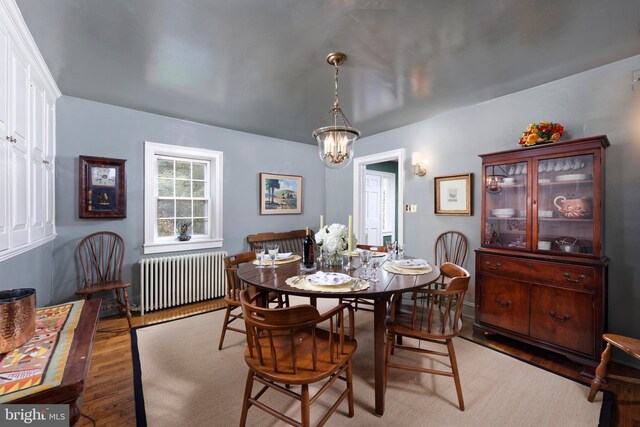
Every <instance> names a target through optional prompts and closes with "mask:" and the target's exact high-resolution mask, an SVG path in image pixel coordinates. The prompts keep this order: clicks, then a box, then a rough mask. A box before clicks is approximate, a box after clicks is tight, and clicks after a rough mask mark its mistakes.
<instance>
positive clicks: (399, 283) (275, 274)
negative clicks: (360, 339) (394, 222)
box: [238, 257, 440, 416]
mask: <svg viewBox="0 0 640 427" xmlns="http://www.w3.org/2000/svg"><path fill="white" fill-rule="evenodd" d="M408 258H410V257H408ZM387 262H388V263H389V262H390V261H387ZM356 264H357V268H354V269H352V270H347V269H344V268H341V267H322V268H318V269H317V270H320V271H322V272H340V273H344V274H348V275H350V276H351V277H352V278H353V279H355V280H358V279H361V277H362V275H363V271H364V270H363V268H362V266H360V265H359V264H360V263H359V262H357V261H356V262H353V265H356ZM388 270H392V271H393V269H387V268H384V265H383V266H382V267H381V268H379V269H378V270H377V271H376V273H375V274H376V277H377V281H373V280H367V283H368V284H369V287H368V288H366V289H361V290H352V288H349V287H347V288H346V289H345V290H344V291H338V292H335V291H332V292H323V291H319V290H316V289H317V287H315V289H313V290H310V289H301V287H299V286H295V287H294V286H291V285H289V284H287V279H291V278H293V277H302V276H303V275H305V274H313V273H315V272H316V270H311V271H309V270H305V269H304V267H303V266H302V263H300V262H299V261H297V260H296V261H294V262H288V263H286V262H283V263H278V264H277V266H276V268H275V269H272V268H270V267H262V268H260V266H258V265H256V264H255V263H245V264H241V265H240V266H239V267H238V277H239V278H240V280H243V281H244V282H246V283H248V284H250V285H253V286H255V287H256V288H257V289H258V290H259V291H262V292H265V293H266V292H272V291H275V292H278V293H281V294H285V295H297V296H303V297H309V298H310V299H311V304H312V305H315V301H316V299H317V298H336V299H340V298H349V299H352V298H364V299H369V300H372V301H373V322H374V332H373V333H374V355H373V358H374V371H375V372H374V375H375V380H374V384H375V385H374V388H375V414H376V415H378V416H382V415H383V414H384V394H385V386H384V383H385V381H384V375H385V366H384V365H385V335H386V325H385V320H386V316H387V307H388V305H389V301H390V299H391V297H392V296H393V295H394V294H396V293H403V292H411V291H413V290H417V289H419V288H422V287H424V286H428V285H430V284H432V283H434V282H435V281H436V280H437V279H438V278H439V277H440V270H439V269H438V267H436V266H430V271H428V272H425V273H423V274H410V273H409V274H400V273H398V272H392V271H388ZM289 283H291V280H290V281H289Z"/></svg>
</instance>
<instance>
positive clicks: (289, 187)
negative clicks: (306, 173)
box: [260, 173, 302, 215]
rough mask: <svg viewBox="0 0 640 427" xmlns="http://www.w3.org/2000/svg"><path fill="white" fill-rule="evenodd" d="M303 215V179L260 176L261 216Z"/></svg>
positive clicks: (293, 176)
mask: <svg viewBox="0 0 640 427" xmlns="http://www.w3.org/2000/svg"><path fill="white" fill-rule="evenodd" d="M300 213H302V177H301V176H297V175H280V174H274V173H261V174H260V215H283V214H300Z"/></svg>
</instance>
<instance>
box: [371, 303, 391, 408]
mask: <svg viewBox="0 0 640 427" xmlns="http://www.w3.org/2000/svg"><path fill="white" fill-rule="evenodd" d="M387 301H388V298H384V297H382V298H376V299H375V300H374V305H373V325H374V326H373V327H374V329H373V366H374V371H375V390H376V410H375V412H376V415H378V416H382V415H383V414H384V357H385V351H384V350H385V344H384V339H385V333H386V327H385V318H386V317H387Z"/></svg>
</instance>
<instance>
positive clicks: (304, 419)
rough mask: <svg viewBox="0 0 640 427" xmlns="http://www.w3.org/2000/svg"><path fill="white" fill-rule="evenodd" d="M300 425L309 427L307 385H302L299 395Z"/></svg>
mask: <svg viewBox="0 0 640 427" xmlns="http://www.w3.org/2000/svg"><path fill="white" fill-rule="evenodd" d="M300 403H301V405H300V406H301V409H300V415H301V417H300V424H301V425H302V427H309V426H310V424H309V414H310V405H311V404H310V402H309V384H302V391H301V393H300Z"/></svg>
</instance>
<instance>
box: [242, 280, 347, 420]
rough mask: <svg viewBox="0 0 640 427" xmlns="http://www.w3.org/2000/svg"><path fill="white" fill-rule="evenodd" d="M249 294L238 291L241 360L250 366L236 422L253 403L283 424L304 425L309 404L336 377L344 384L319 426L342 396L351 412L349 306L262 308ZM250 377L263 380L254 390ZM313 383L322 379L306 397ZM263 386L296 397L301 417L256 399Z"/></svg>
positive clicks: (260, 394) (340, 400)
mask: <svg viewBox="0 0 640 427" xmlns="http://www.w3.org/2000/svg"><path fill="white" fill-rule="evenodd" d="M254 299H255V297H253V298H252V297H251V295H250V294H249V293H248V292H246V291H243V292H241V293H240V300H241V302H242V310H243V313H244V321H245V326H246V330H247V348H246V350H245V361H246V362H247V366H248V367H249V372H248V374H247V382H246V387H245V392H244V400H243V403H242V416H241V420H240V426H244V425H245V424H246V422H247V413H248V411H249V408H250V407H251V406H256V407H257V408H259V409H262V410H263V411H265V412H267V413H269V414H271V415H273V416H274V417H276V418H278V419H279V420H282V421H284V422H285V423H288V424H291V425H294V426H303V427H307V426H309V422H310V416H309V415H310V406H311V404H312V403H313V402H315V401H316V399H317V398H318V397H319V396H320V395H321V394H322V393H324V392H325V391H326V390H328V389H329V388H330V387H331V386H332V385H334V383H335V382H336V380H338V379H340V380H342V381H344V382H345V384H346V387H345V388H344V390H343V391H342V393H340V395H339V396H338V398H337V399H336V401H335V403H334V404H333V405H332V406H331V407H330V408H329V410H328V411H327V412H326V413H325V414H324V416H323V417H322V419H321V421H320V423H319V424H318V425H324V423H325V422H326V421H327V420H328V419H329V417H330V416H331V415H332V414H333V413H334V412H335V411H336V410H337V409H338V407H339V405H340V403H342V401H343V400H344V399H345V398H346V399H347V403H348V410H349V412H348V414H349V417H353V414H354V400H353V383H352V361H351V357H352V356H353V354H354V352H355V351H356V348H357V342H356V340H355V338H354V318H353V308H352V307H351V306H350V305H349V304H340V305H338V306H337V307H334V308H332V309H331V310H329V311H327V312H325V313H323V314H320V313H319V312H318V310H316V308H314V307H312V306H310V305H306V304H305V305H298V306H295V307H289V308H276V309H268V308H262V307H258V306H257V305H256V304H255V301H254ZM320 325H322V328H321V327H319V326H320ZM254 382H257V383H260V384H262V387H261V388H260V390H259V391H258V392H257V393H255V394H253V385H254ZM317 382H322V383H323V384H322V386H321V387H320V388H319V390H318V391H317V392H316V393H315V394H314V395H313V396H310V393H309V385H310V384H314V383H317ZM268 390H272V391H278V392H281V393H283V394H285V395H287V396H289V397H291V398H294V399H296V400H298V401H300V421H299V422H298V421H296V420H294V419H293V418H291V417H290V416H288V415H285V414H284V413H282V412H280V411H279V410H278V409H276V408H274V407H272V406H268V405H267V404H266V403H265V402H264V401H260V398H261V396H263V394H264V393H265V392H266V391H268Z"/></svg>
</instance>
